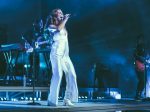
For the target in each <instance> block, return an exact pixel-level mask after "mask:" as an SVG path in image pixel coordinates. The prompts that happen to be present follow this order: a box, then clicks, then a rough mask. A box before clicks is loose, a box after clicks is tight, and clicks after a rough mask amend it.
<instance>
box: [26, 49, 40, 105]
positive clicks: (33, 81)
mask: <svg viewBox="0 0 150 112" xmlns="http://www.w3.org/2000/svg"><path fill="white" fill-rule="evenodd" d="M35 56H36V49H35V47H33V66H32V71H33V73H32V87H33V91H32V102H30V103H28V105H41V104H40V103H37V102H35V100H34V96H35V75H36V73H37V72H36V68H35V64H36V63H35V62H36V61H35Z"/></svg>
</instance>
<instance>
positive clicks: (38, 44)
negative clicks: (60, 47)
mask: <svg viewBox="0 0 150 112" xmlns="http://www.w3.org/2000/svg"><path fill="white" fill-rule="evenodd" d="M43 44H51V41H50V40H46V41H42V42H35V48H36V49H38V48H40V45H43Z"/></svg>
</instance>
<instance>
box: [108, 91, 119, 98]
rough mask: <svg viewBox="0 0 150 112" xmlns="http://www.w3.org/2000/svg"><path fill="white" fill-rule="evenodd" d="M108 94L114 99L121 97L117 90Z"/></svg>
mask: <svg viewBox="0 0 150 112" xmlns="http://www.w3.org/2000/svg"><path fill="white" fill-rule="evenodd" d="M110 96H112V97H113V98H115V99H121V94H120V93H118V92H117V91H110Z"/></svg>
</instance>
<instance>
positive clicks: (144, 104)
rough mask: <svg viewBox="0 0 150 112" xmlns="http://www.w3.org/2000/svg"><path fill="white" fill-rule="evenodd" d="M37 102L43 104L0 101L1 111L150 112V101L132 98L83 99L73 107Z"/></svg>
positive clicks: (60, 103)
mask: <svg viewBox="0 0 150 112" xmlns="http://www.w3.org/2000/svg"><path fill="white" fill-rule="evenodd" d="M37 102H38V103H40V104H41V105H28V104H27V103H29V101H15V102H14V101H0V112H150V101H134V100H131V99H130V100H129V99H128V100H127V99H124V100H123V99H122V100H114V99H103V100H90V101H86V100H83V101H80V102H79V103H76V105H75V106H73V107H68V106H63V104H62V101H61V102H59V105H58V106H57V107H52V106H47V102H46V101H37ZM125 110H128V111H125ZM129 110H130V111H129ZM137 110H138V111H137Z"/></svg>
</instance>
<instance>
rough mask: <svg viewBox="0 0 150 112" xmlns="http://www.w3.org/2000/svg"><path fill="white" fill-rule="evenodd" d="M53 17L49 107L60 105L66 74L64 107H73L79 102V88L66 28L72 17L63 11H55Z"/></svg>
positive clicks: (50, 27)
mask: <svg viewBox="0 0 150 112" xmlns="http://www.w3.org/2000/svg"><path fill="white" fill-rule="evenodd" d="M51 16H52V17H51V24H50V25H49V27H48V29H49V31H50V33H51V34H52V35H53V43H52V47H51V53H50V60H51V64H52V73H53V75H52V79H51V84H50V94H49V96H48V105H52V106H57V105H58V95H59V89H60V84H61V80H62V75H63V72H64V73H65V77H66V91H65V96H64V105H68V106H72V105H73V102H78V88H77V81H76V73H75V70H74V66H73V64H72V62H71V60H70V57H69V47H68V39H67V37H68V34H67V30H66V28H65V25H66V23H67V21H68V19H69V16H70V15H69V14H66V15H64V14H63V12H62V11H61V9H54V10H53V11H52V13H51Z"/></svg>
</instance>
